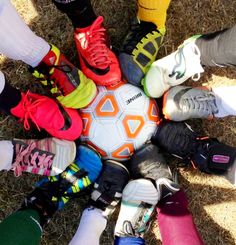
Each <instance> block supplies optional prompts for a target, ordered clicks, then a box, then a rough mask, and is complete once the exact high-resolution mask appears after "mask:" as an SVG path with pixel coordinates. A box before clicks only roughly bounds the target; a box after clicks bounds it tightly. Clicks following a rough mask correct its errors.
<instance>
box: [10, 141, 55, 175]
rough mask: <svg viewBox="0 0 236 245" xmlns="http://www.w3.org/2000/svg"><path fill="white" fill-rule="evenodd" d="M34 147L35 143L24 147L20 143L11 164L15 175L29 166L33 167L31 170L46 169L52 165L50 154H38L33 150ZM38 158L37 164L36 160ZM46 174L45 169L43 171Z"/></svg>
mask: <svg viewBox="0 0 236 245" xmlns="http://www.w3.org/2000/svg"><path fill="white" fill-rule="evenodd" d="M35 148H36V143H34V142H33V143H31V144H29V145H28V146H27V147H26V148H25V147H24V146H23V145H21V146H20V149H19V152H18V154H17V156H16V159H15V162H14V163H13V165H12V170H13V171H14V174H15V176H16V177H18V176H20V175H21V174H22V171H25V170H27V168H29V167H33V170H34V172H35V170H36V171H37V170H38V169H44V168H45V169H47V170H50V169H51V166H52V159H53V156H52V155H48V156H47V155H46V154H45V153H43V154H42V155H40V153H39V152H38V151H35V152H33V150H34V149H35ZM37 160H38V164H37V162H36V161H37ZM45 174H47V171H46V172H45Z"/></svg>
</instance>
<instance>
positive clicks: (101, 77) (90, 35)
mask: <svg viewBox="0 0 236 245" xmlns="http://www.w3.org/2000/svg"><path fill="white" fill-rule="evenodd" d="M102 23H103V17H102V16H99V17H98V18H97V19H96V20H95V21H94V23H93V24H92V25H91V26H89V27H86V28H77V29H76V30H75V33H74V37H75V43H76V47H77V50H78V55H79V59H80V64H81V69H82V71H83V72H84V74H85V75H86V76H87V77H89V78H90V79H92V80H93V81H94V82H95V83H96V84H98V85H104V86H107V85H113V84H116V83H117V82H119V81H120V80H121V71H120V67H119V63H118V60H117V58H116V56H115V54H114V53H113V52H112V51H111V50H110V48H109V47H108V44H107V40H106V34H105V31H106V30H105V29H104V28H103V27H102Z"/></svg>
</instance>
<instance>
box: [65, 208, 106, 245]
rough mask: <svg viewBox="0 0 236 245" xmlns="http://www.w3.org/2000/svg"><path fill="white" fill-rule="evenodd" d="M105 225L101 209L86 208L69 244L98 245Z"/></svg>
mask: <svg viewBox="0 0 236 245" xmlns="http://www.w3.org/2000/svg"><path fill="white" fill-rule="evenodd" d="M106 225H107V220H106V218H105V217H104V216H103V215H102V211H101V210H99V209H97V208H86V209H85V210H84V211H83V214H82V216H81V219H80V223H79V227H78V229H77V231H76V233H75V235H74V237H73V238H72V240H71V241H70V243H69V245H99V239H100V236H101V234H102V233H103V231H104V230H105V228H106Z"/></svg>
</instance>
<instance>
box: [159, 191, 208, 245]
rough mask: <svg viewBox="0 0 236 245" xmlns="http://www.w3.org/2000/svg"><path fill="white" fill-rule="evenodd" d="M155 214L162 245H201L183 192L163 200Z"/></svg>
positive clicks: (201, 242)
mask: <svg viewBox="0 0 236 245" xmlns="http://www.w3.org/2000/svg"><path fill="white" fill-rule="evenodd" d="M157 212H158V215H157V220H158V224H159V229H160V233H161V237H162V244H165V245H171V244H175V245H183V244H192V245H203V241H202V239H201V237H200V235H199V234H198V231H197V229H196V226H195V224H194V221H193V217H192V215H191V213H190V212H189V210H188V200H187V197H186V195H185V193H184V192H183V190H180V191H178V192H176V193H175V194H174V195H173V196H170V197H167V198H166V199H164V200H163V201H162V202H161V204H160V205H159V208H158V209H157Z"/></svg>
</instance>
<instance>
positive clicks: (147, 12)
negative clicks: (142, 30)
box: [138, 0, 170, 29]
mask: <svg viewBox="0 0 236 245" xmlns="http://www.w3.org/2000/svg"><path fill="white" fill-rule="evenodd" d="M169 4H170V0H138V18H139V19H140V20H141V21H147V22H152V23H154V24H155V25H156V26H157V28H158V29H162V28H165V22H166V12H167V9H168V7H169Z"/></svg>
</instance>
